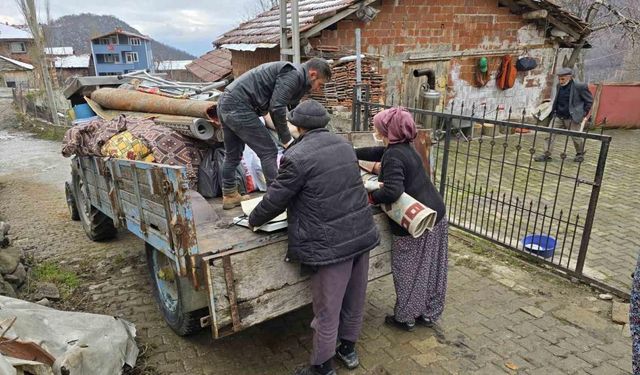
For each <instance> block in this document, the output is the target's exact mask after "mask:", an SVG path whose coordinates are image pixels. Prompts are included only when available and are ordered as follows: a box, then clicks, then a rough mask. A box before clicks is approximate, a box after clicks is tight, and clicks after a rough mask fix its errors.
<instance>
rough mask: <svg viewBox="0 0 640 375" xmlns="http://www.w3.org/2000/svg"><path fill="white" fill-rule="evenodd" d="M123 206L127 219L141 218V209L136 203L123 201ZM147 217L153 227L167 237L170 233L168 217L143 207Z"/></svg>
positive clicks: (148, 222) (144, 214)
mask: <svg viewBox="0 0 640 375" xmlns="http://www.w3.org/2000/svg"><path fill="white" fill-rule="evenodd" d="M121 202H122V208H123V209H124V212H125V216H126V218H127V219H129V218H136V219H137V218H140V217H141V216H140V211H139V208H138V206H137V204H136V203H132V202H128V201H124V200H123V201H121ZM142 217H144V218H145V219H146V222H147V224H148V225H149V226H151V227H152V228H155V229H157V230H158V231H160V232H161V233H162V234H163V235H164V236H165V237H167V236H168V233H169V224H168V223H167V219H166V218H165V217H163V216H159V215H157V214H155V213H154V212H152V211H148V210H146V209H144V208H143V215H142Z"/></svg>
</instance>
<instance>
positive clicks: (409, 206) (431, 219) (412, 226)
mask: <svg viewBox="0 0 640 375" xmlns="http://www.w3.org/2000/svg"><path fill="white" fill-rule="evenodd" d="M363 178H366V181H365V187H367V185H369V186H371V183H374V184H377V185H378V186H379V183H378V177H377V176H375V175H371V174H366V175H365V176H364V177H363ZM374 187H375V186H374ZM369 189H370V187H367V190H369ZM374 190H377V189H374ZM380 208H381V209H382V211H384V213H386V214H387V216H389V218H391V220H393V221H394V222H396V223H398V224H399V225H400V226H401V227H403V228H404V229H405V230H406V231H407V232H409V234H410V235H411V236H412V237H413V238H418V237H420V236H422V235H423V234H424V232H425V231H428V230H432V229H433V227H434V225H435V224H436V218H437V217H438V213H437V212H436V211H434V210H432V209H431V208H429V207H427V206H425V205H424V204H422V203H420V202H419V201H417V200H416V199H415V198H413V197H412V196H410V195H409V194H407V193H402V195H401V196H400V198H399V199H398V200H397V201H395V202H393V203H383V204H380Z"/></svg>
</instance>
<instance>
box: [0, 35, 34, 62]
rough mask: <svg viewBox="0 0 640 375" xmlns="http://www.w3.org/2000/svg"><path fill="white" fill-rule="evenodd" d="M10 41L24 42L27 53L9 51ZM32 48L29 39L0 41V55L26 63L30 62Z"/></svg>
mask: <svg viewBox="0 0 640 375" xmlns="http://www.w3.org/2000/svg"><path fill="white" fill-rule="evenodd" d="M12 42H17V43H19V42H23V43H25V45H26V47H27V53H11V43H12ZM32 48H33V42H30V41H23V40H19V41H18V40H16V41H2V42H0V55H2V56H4V57H8V58H10V59H14V60H18V61H22V62H25V63H27V64H32V59H31V54H30V52H31V49H32Z"/></svg>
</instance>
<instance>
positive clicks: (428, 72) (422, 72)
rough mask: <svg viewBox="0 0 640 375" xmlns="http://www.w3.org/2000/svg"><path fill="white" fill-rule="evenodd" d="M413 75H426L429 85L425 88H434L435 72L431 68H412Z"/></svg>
mask: <svg viewBox="0 0 640 375" xmlns="http://www.w3.org/2000/svg"><path fill="white" fill-rule="evenodd" d="M413 76H414V77H422V76H427V84H428V85H429V87H428V88H427V89H431V90H435V89H436V73H435V72H434V71H433V69H414V70H413Z"/></svg>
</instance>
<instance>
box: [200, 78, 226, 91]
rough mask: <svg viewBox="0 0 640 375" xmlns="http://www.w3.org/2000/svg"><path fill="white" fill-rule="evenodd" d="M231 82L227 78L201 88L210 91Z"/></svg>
mask: <svg viewBox="0 0 640 375" xmlns="http://www.w3.org/2000/svg"><path fill="white" fill-rule="evenodd" d="M228 84H229V80H228V79H225V80H222V81H218V82H213V83H212V84H210V85H207V86H204V87H201V88H199V90H200V91H209V90H213V89H219V88H220V87H223V86H226V85H228Z"/></svg>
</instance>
